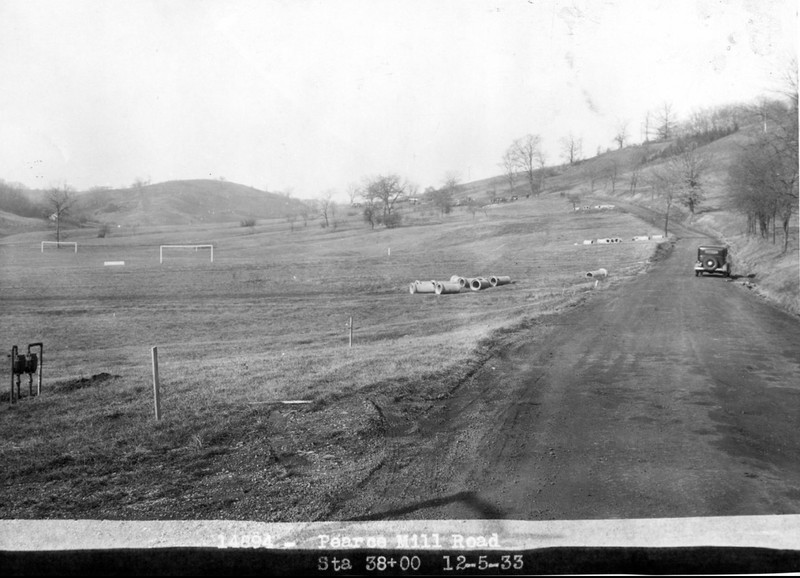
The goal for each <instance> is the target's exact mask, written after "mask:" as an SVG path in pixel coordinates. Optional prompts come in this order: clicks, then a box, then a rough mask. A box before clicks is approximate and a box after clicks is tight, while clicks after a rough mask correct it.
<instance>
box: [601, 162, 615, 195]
mask: <svg viewBox="0 0 800 578" xmlns="http://www.w3.org/2000/svg"><path fill="white" fill-rule="evenodd" d="M618 177H619V165H618V164H617V161H615V160H613V159H609V160H608V161H606V163H605V165H604V166H603V169H602V178H603V179H605V181H606V185H607V186H610V187H611V192H612V193H615V192H616V190H617V178H618Z"/></svg>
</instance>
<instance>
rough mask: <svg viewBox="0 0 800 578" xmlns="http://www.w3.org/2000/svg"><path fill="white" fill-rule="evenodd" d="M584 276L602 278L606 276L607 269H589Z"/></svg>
mask: <svg viewBox="0 0 800 578" xmlns="http://www.w3.org/2000/svg"><path fill="white" fill-rule="evenodd" d="M586 276H587V277H596V278H598V279H602V278H603V277H607V276H608V271H606V270H605V269H602V268H600V269H597V270H596V271H589V272H588V273H586Z"/></svg>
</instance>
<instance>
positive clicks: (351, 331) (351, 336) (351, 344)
mask: <svg viewBox="0 0 800 578" xmlns="http://www.w3.org/2000/svg"><path fill="white" fill-rule="evenodd" d="M350 347H353V316H352V315H351V316H350Z"/></svg>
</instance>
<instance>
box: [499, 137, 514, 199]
mask: <svg viewBox="0 0 800 578" xmlns="http://www.w3.org/2000/svg"><path fill="white" fill-rule="evenodd" d="M500 167H501V168H502V169H503V175H504V176H505V178H506V181H508V191H509V192H511V191H513V190H514V180H515V178H516V176H517V161H516V156H515V151H514V145H511V146H510V147H509V148H508V150H506V152H505V153H503V160H502V161H501V162H500Z"/></svg>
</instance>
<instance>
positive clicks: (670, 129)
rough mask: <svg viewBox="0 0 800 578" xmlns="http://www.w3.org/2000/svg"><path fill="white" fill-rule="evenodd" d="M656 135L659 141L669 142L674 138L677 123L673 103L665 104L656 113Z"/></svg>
mask: <svg viewBox="0 0 800 578" xmlns="http://www.w3.org/2000/svg"><path fill="white" fill-rule="evenodd" d="M656 123H657V125H656V134H657V135H658V139H659V140H669V139H671V138H672V137H673V136H674V133H675V127H676V126H677V121H676V118H675V113H674V112H673V111H672V103H669V102H665V103H664V104H663V105H661V108H659V110H658V112H657V113H656Z"/></svg>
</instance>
